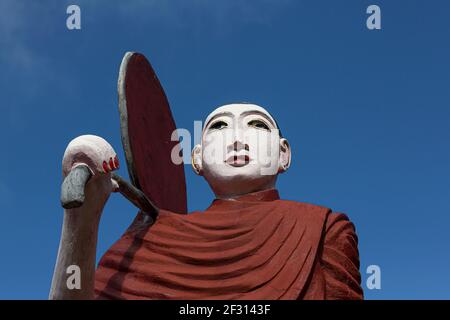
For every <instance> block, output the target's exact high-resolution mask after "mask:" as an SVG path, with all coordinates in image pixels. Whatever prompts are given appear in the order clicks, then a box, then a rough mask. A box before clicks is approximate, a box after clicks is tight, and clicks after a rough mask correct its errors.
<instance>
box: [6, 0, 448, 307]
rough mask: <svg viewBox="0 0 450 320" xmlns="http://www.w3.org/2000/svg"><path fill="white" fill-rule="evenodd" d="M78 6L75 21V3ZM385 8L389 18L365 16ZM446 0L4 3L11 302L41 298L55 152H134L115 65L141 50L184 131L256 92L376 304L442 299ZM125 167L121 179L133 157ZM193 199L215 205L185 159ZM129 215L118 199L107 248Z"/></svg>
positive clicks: (294, 175) (51, 235) (301, 191)
mask: <svg viewBox="0 0 450 320" xmlns="http://www.w3.org/2000/svg"><path fill="white" fill-rule="evenodd" d="M69 4H78V5H79V6H80V7H81V15H82V20H81V25H82V29H81V30H76V31H69V30H68V29H67V28H66V18H67V15H66V8H67V6H68V5H69ZM370 4H377V5H379V6H380V8H381V14H382V29H381V30H376V31H369V30H368V29H367V28H366V19H367V17H368V15H367V14H366V13H365V11H366V8H367V7H368V6H369V5H370ZM449 10H450V4H449V3H448V2H446V1H443V0H442V1H331V0H330V1H300V0H299V1H294V0H282V1H279V0H277V1H274V0H262V1H235V0H230V1H206V0H195V1H181V0H173V1H162V0H160V1H121V2H119V1H114V2H113V1H100V0H98V1H82V0H77V1H72V2H67V1H56V0H55V1H23V0H21V1H17V0H1V1H0V67H1V74H0V94H1V98H2V100H1V103H0V111H1V115H2V117H1V119H2V121H1V126H0V144H1V146H2V156H1V157H0V251H1V255H0V298H1V299H14V298H20V299H46V298H47V295H48V291H49V287H50V282H51V276H52V272H53V267H54V263H55V260H56V253H57V249H58V244H59V236H60V231H61V223H62V217H63V210H62V208H61V207H60V204H59V192H60V184H61V159H62V155H63V152H64V150H65V147H66V145H67V143H68V142H69V141H70V140H71V139H73V138H74V137H76V136H78V135H81V134H87V133H90V134H96V135H100V136H102V137H104V138H106V139H107V140H108V141H109V142H110V143H111V144H112V145H113V146H114V148H115V149H116V150H117V151H118V153H119V158H120V160H121V161H122V162H124V155H123V151H122V147H121V142H120V131H119V117H118V111H117V92H116V85H117V73H118V68H119V65H120V61H121V58H122V56H123V54H124V53H125V52H126V51H138V52H141V53H144V54H145V55H146V56H147V57H148V59H149V60H150V61H151V63H152V64H153V67H154V68H155V70H156V72H157V74H158V77H159V78H160V80H161V82H162V85H163V86H164V88H165V91H166V94H167V95H168V98H169V101H170V104H171V108H172V112H173V114H174V117H175V120H176V123H177V126H178V127H179V128H186V129H188V130H193V125H194V120H203V119H204V118H205V117H206V115H207V114H208V113H209V112H210V111H211V110H212V109H213V108H215V107H216V106H219V105H221V104H225V103H228V102H234V101H251V102H255V103H257V104H261V105H263V106H265V107H266V108H267V109H268V110H269V111H270V112H271V113H272V114H273V115H274V117H275V118H276V119H277V122H278V123H279V125H280V127H281V129H282V131H283V134H284V136H285V137H287V138H288V139H289V141H290V144H291V146H292V148H293V159H292V160H293V161H292V166H291V168H290V169H289V172H288V173H286V174H284V175H282V176H281V177H280V179H279V182H278V189H279V191H280V194H281V196H282V198H284V199H290V200H297V201H305V202H310V203H316V204H321V205H324V206H327V207H330V208H333V209H334V210H336V211H341V212H346V213H347V214H348V215H349V216H350V218H351V220H352V221H353V222H354V223H355V225H356V228H357V232H358V235H359V240H360V243H359V249H360V255H361V272H362V275H363V285H364V287H365V281H366V279H367V275H366V273H365V270H366V268H367V267H368V266H369V265H372V264H376V265H379V266H380V268H381V272H382V280H381V286H382V287H381V290H368V289H367V288H366V287H365V295H366V298H368V299H449V298H450V250H449V247H450V246H449V244H450V240H449V236H448V234H449V233H448V226H449V224H450V217H449V213H450V201H449V199H450V185H449V178H450V148H449V143H448V140H449V137H450V126H449V125H448V122H449V117H450V90H449V83H450V63H449V57H450V42H449V34H450V22H449V20H448V12H449ZM119 173H120V174H122V175H123V176H127V172H126V168H125V167H124V166H122V168H121V169H120V172H119ZM186 173H187V184H188V197H189V209H190V210H191V211H192V210H195V209H204V208H206V207H207V206H208V205H209V204H210V202H211V201H212V199H213V194H212V192H211V191H210V190H209V188H208V186H207V184H206V183H205V182H204V181H203V180H202V179H201V178H199V177H197V176H195V175H194V174H193V173H192V170H191V169H190V167H189V166H186ZM135 213H136V210H135V209H134V208H133V206H132V205H130V204H129V203H128V202H127V201H126V200H124V199H123V198H122V197H121V196H119V195H117V194H114V195H112V196H111V198H110V200H109V202H108V203H107V206H106V208H105V211H104V215H103V218H102V221H101V227H100V236H99V244H98V257H100V256H101V255H102V254H103V253H104V252H105V250H106V249H107V248H108V247H109V246H110V245H111V244H112V243H113V242H114V241H115V240H117V239H118V238H119V236H120V235H121V234H122V232H123V231H124V230H125V229H126V227H127V226H128V225H129V223H130V222H131V221H132V219H133V218H134V215H135Z"/></svg>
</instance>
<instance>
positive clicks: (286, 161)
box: [278, 138, 291, 173]
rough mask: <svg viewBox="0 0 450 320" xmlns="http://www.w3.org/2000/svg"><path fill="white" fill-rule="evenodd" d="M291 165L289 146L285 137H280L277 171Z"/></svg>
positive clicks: (284, 169)
mask: <svg viewBox="0 0 450 320" xmlns="http://www.w3.org/2000/svg"><path fill="white" fill-rule="evenodd" d="M290 165H291V146H290V145H289V142H288V141H287V140H286V139H285V138H281V139H280V160H279V168H278V173H283V172H285V171H286V170H287V169H289V166H290Z"/></svg>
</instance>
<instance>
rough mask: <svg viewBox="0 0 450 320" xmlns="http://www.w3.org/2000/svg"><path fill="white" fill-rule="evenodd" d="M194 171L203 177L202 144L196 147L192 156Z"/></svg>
mask: <svg viewBox="0 0 450 320" xmlns="http://www.w3.org/2000/svg"><path fill="white" fill-rule="evenodd" d="M191 164H192V169H193V170H194V172H195V173H196V174H198V175H200V176H201V175H202V146H201V145H200V144H197V145H195V147H194V149H192V154H191Z"/></svg>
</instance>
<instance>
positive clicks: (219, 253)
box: [95, 189, 363, 300]
mask: <svg viewBox="0 0 450 320" xmlns="http://www.w3.org/2000/svg"><path fill="white" fill-rule="evenodd" d="M360 282H361V277H360V273H359V255H358V238H357V236H356V233H355V228H354V226H353V224H352V223H351V222H350V221H349V219H348V218H347V216H346V215H344V214H341V213H333V212H331V210H330V209H328V208H325V207H321V206H317V205H312V204H307V203H302V202H296V201H290V200H280V198H279V194H278V191H277V190H276V189H271V190H265V191H260V192H255V193H251V194H247V195H244V196H241V197H239V198H236V199H234V200H223V199H215V200H214V201H213V202H212V204H211V205H210V206H209V207H208V208H207V209H206V210H205V211H194V212H192V213H190V214H187V215H181V214H176V213H173V212H170V211H166V210H161V211H160V214H159V216H158V218H157V219H156V221H155V222H154V223H153V224H152V225H151V224H149V223H146V222H145V216H144V215H142V214H139V215H138V217H137V218H136V219H135V221H134V223H133V224H132V225H131V226H130V228H129V229H128V230H127V231H126V232H125V234H124V235H123V236H122V237H121V238H120V239H119V240H118V241H117V242H116V243H115V244H114V245H113V246H112V247H111V248H110V249H109V250H108V251H107V252H106V253H105V255H104V256H103V257H102V259H101V260H100V262H99V265H98V268H97V271H96V276H95V294H96V297H97V299H224V300H231V299H248V300H250V299H362V298H363V292H362V289H361V286H360Z"/></svg>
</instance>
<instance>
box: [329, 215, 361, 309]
mask: <svg viewBox="0 0 450 320" xmlns="http://www.w3.org/2000/svg"><path fill="white" fill-rule="evenodd" d="M321 266H322V270H323V271H324V277H325V284H326V287H325V298H326V299H327V300H336V299H338V300H342V299H345V300H347V299H352V300H353V299H363V291H362V288H361V275H360V272H359V252H358V237H357V235H356V232H355V227H354V225H353V223H352V222H350V221H349V219H348V217H347V216H346V215H345V214H341V213H331V214H330V215H329V216H328V219H327V223H326V227H325V238H324V246H323V251H322V255H321Z"/></svg>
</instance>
